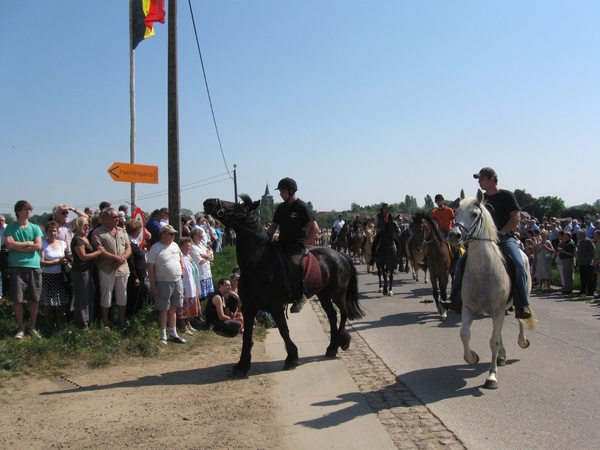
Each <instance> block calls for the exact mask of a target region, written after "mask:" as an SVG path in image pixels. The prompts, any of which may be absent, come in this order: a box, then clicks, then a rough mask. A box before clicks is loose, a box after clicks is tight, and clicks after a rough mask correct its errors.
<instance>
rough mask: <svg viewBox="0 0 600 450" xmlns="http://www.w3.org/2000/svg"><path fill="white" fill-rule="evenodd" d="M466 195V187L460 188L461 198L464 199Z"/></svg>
mask: <svg viewBox="0 0 600 450" xmlns="http://www.w3.org/2000/svg"><path fill="white" fill-rule="evenodd" d="M465 197H466V196H465V190H464V189H461V190H460V199H461V200H464V199H465Z"/></svg>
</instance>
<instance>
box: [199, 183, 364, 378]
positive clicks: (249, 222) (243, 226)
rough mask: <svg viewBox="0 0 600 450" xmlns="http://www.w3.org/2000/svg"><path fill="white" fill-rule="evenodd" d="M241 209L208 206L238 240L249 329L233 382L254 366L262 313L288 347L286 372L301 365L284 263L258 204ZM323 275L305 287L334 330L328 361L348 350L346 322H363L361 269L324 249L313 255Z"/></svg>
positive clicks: (246, 201)
mask: <svg viewBox="0 0 600 450" xmlns="http://www.w3.org/2000/svg"><path fill="white" fill-rule="evenodd" d="M240 198H241V199H242V203H233V202H228V201H225V200H219V199H217V198H213V199H208V200H206V201H205V202H204V210H205V212H206V213H208V214H211V215H213V216H214V217H218V218H219V220H220V221H221V222H222V223H224V224H225V225H226V226H230V227H231V228H233V229H234V230H235V232H236V235H237V244H236V248H237V259H238V264H239V266H240V272H241V276H240V282H239V286H238V290H239V293H240V298H241V300H242V314H243V316H244V323H245V324H247V325H246V332H245V333H244V338H243V346H242V354H241V356H240V360H239V362H238V363H237V364H236V365H235V366H234V367H233V375H234V376H244V375H245V374H246V373H247V372H248V370H249V369H250V365H251V359H252V355H251V350H252V345H253V341H252V324H253V323H254V317H255V316H256V313H257V311H258V310H259V309H260V310H263V311H267V312H269V313H271V315H272V316H273V319H274V320H275V322H276V323H277V327H278V328H279V333H280V334H281V337H282V338H283V340H284V342H285V347H286V350H287V358H286V360H285V364H284V366H283V369H284V370H290V369H295V368H296V366H298V364H299V360H298V348H297V347H296V345H295V344H294V343H293V342H292V340H291V339H290V332H289V329H288V325H287V321H286V319H285V303H286V301H287V302H289V300H287V297H288V291H287V289H286V287H285V284H284V278H285V277H284V269H283V267H282V264H281V261H282V258H280V256H279V255H278V253H279V250H278V248H277V244H276V243H273V242H271V239H270V238H269V236H268V235H267V233H266V231H265V229H264V227H263V226H262V225H261V223H260V221H259V219H258V215H257V212H256V210H257V208H258V206H259V204H260V203H259V202H258V201H256V202H254V203H253V202H252V200H251V199H250V197H249V196H247V195H240ZM310 253H312V254H313V255H314V256H315V257H316V260H317V262H318V266H319V268H320V271H321V277H320V279H319V280H316V282H314V283H311V284H308V283H307V284H305V287H306V288H307V290H308V292H307V295H306V296H307V297H309V298H310V297H311V296H313V295H317V297H318V298H319V301H320V302H321V306H323V309H324V310H325V312H326V313H327V318H328V319H329V325H330V327H331V342H330V344H329V346H328V347H327V351H326V353H325V356H328V357H335V356H336V355H337V351H338V348H341V349H342V350H347V349H348V347H349V346H350V335H349V334H348V332H347V331H345V325H346V320H347V319H350V320H355V319H360V318H362V317H363V316H364V312H363V310H362V309H361V307H360V305H359V302H358V280H357V276H356V269H355V267H354V265H353V264H352V259H350V257H349V256H347V255H345V254H342V253H339V252H336V251H334V250H331V249H329V248H325V247H314V248H311V249H310ZM334 303H335V305H336V306H337V307H338V309H339V311H340V326H339V327H338V326H337V313H336V310H335V307H334V306H333V304H334Z"/></svg>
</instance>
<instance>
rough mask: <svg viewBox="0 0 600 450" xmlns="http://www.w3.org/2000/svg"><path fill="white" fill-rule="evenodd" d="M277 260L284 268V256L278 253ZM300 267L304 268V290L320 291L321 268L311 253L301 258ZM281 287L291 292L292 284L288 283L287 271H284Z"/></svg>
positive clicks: (321, 280) (321, 285) (321, 284)
mask: <svg viewBox="0 0 600 450" xmlns="http://www.w3.org/2000/svg"><path fill="white" fill-rule="evenodd" d="M279 259H280V262H281V264H282V265H283V266H284V267H285V264H286V263H285V260H284V256H283V255H282V254H281V253H279ZM302 267H304V279H303V280H304V281H303V283H304V287H305V288H306V289H320V288H322V287H323V275H322V274H321V266H319V261H318V260H317V257H316V256H315V255H313V254H312V253H311V252H308V255H306V256H305V257H304V258H302ZM283 273H284V276H283V285H284V286H285V288H286V290H288V291H291V290H292V283H291V282H290V278H289V275H288V273H287V270H284V272H283Z"/></svg>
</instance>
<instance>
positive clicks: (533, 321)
mask: <svg viewBox="0 0 600 450" xmlns="http://www.w3.org/2000/svg"><path fill="white" fill-rule="evenodd" d="M529 310H530V311H531V317H530V318H529V319H519V320H520V321H521V322H523V323H524V324H525V326H526V327H527V328H529V329H530V330H535V329H536V328H537V323H538V320H537V317H536V316H535V314H534V313H533V308H531V306H530V307H529Z"/></svg>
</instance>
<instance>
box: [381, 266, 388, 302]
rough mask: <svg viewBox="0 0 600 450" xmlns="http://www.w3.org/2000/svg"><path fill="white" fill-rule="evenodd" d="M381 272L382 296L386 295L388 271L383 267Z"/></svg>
mask: <svg viewBox="0 0 600 450" xmlns="http://www.w3.org/2000/svg"><path fill="white" fill-rule="evenodd" d="M381 272H382V273H383V295H388V271H387V267H386V266H385V265H384V266H383V267H382V268H381Z"/></svg>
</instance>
